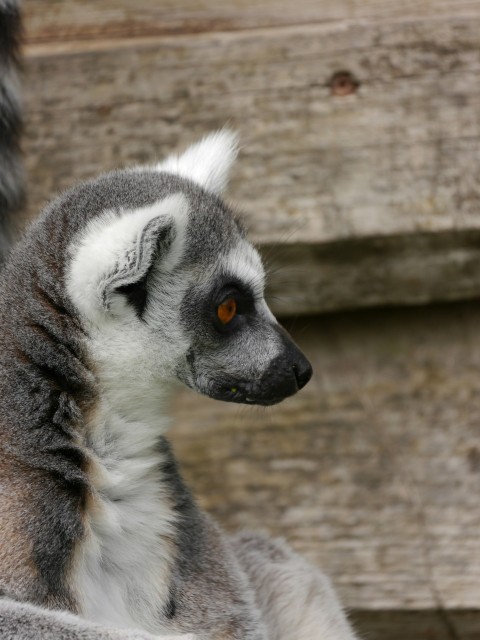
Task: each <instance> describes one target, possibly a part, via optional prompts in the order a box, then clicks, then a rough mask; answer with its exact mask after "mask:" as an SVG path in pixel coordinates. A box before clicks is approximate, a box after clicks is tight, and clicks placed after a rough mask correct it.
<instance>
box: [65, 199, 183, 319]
mask: <svg viewBox="0 0 480 640" xmlns="http://www.w3.org/2000/svg"><path fill="white" fill-rule="evenodd" d="M187 213H188V202H187V200H186V198H185V196H183V195H182V194H175V195H173V196H169V197H167V198H165V199H163V200H161V201H159V202H156V203H155V204H153V205H151V206H148V207H143V208H140V209H136V210H134V211H124V212H121V213H120V215H119V214H118V212H117V213H116V212H107V213H105V214H104V215H103V216H101V217H100V218H98V219H97V220H94V221H93V222H92V223H91V224H90V225H89V226H88V227H87V229H86V231H85V232H84V233H83V234H82V237H81V238H80V240H79V242H77V243H75V245H74V246H73V247H72V250H71V252H72V261H71V266H70V272H69V276H68V283H67V285H68V291H69V293H70V296H71V298H72V300H73V302H74V303H75V304H76V306H77V307H78V308H79V309H80V311H82V312H83V313H84V314H85V315H86V316H87V317H88V318H90V319H91V320H95V319H96V318H97V319H98V318H100V317H102V316H104V315H105V313H107V314H108V312H111V313H114V314H115V313H116V311H118V309H119V308H122V307H124V304H123V305H122V300H123V301H124V300H125V296H126V297H127V298H128V297H129V295H130V294H133V295H134V297H133V300H132V302H133V304H134V305H135V306H137V303H138V302H140V301H139V300H138V295H137V294H138V292H133V289H132V288H133V287H134V286H135V285H136V284H138V283H142V282H144V281H145V279H146V277H147V275H148V272H149V270H150V269H151V267H152V266H153V264H154V262H156V261H157V260H161V261H162V263H163V262H165V267H166V268H169V267H171V266H173V263H174V262H175V261H176V260H177V259H178V255H179V251H180V246H179V247H176V249H174V247H173V246H172V245H173V244H175V245H177V244H181V243H177V242H175V243H174V241H175V239H176V238H178V236H179V235H180V236H181V235H183V230H184V228H185V220H186V215H187ZM118 294H122V296H120V295H118ZM137 310H138V309H137Z"/></svg>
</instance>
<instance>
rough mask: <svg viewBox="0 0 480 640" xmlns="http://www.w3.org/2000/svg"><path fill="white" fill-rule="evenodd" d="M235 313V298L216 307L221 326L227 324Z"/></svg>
mask: <svg viewBox="0 0 480 640" xmlns="http://www.w3.org/2000/svg"><path fill="white" fill-rule="evenodd" d="M236 313H237V303H236V301H235V298H227V299H226V300H225V302H222V304H219V305H218V307H217V316H218V319H219V320H220V322H221V323H222V324H228V323H229V322H231V321H232V320H233V318H234V317H235V315H236Z"/></svg>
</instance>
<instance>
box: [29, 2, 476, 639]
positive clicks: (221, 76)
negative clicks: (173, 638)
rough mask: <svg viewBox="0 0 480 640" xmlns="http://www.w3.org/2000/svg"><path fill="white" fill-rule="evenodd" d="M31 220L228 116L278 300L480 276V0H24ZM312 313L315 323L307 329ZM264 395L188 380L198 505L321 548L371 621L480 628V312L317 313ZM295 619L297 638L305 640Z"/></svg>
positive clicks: (391, 634) (439, 634)
mask: <svg viewBox="0 0 480 640" xmlns="http://www.w3.org/2000/svg"><path fill="white" fill-rule="evenodd" d="M24 8H25V18H26V46H25V54H26V61H25V78H24V85H25V102H26V111H27V131H26V138H25V145H24V147H25V156H26V162H27V168H28V171H29V192H30V203H29V208H28V212H27V215H28V216H32V215H34V214H35V212H36V211H37V210H38V209H39V207H40V206H41V205H42V204H43V203H44V202H45V201H46V200H48V199H49V198H50V197H51V196H52V194H53V193H54V192H55V191H57V190H58V189H63V188H65V187H67V186H69V185H70V184H72V183H73V182H74V181H75V180H78V179H82V178H85V177H88V176H93V175H96V174H97V173H99V172H101V171H104V170H108V169H111V168H114V167H118V166H123V165H129V164H132V163H137V162H152V161H154V160H156V159H157V158H159V157H162V156H163V155H164V154H165V153H167V152H169V151H171V150H174V149H178V148H180V147H182V146H185V145H186V144H187V143H189V142H191V141H193V140H195V139H196V138H198V137H199V136H201V135H203V134H204V133H205V132H206V131H208V130H211V129H214V128H217V127H221V126H223V125H224V124H225V123H226V122H228V123H229V124H230V125H231V126H233V127H235V128H237V129H239V130H240V133H241V136H242V139H243V141H244V144H245V146H244V149H243V150H242V153H241V157H240V159H239V163H238V165H237V167H236V169H235V172H234V175H233V181H232V186H231V189H230V195H231V196H232V199H234V200H235V201H236V202H238V203H240V205H241V207H242V208H243V210H244V211H245V216H246V218H247V221H248V224H249V225H250V227H251V230H252V236H253V237H254V238H255V239H256V240H257V241H258V242H259V243H260V245H261V246H262V248H263V249H264V251H265V254H266V255H267V256H268V262H269V264H270V265H271V266H272V277H271V282H272V284H271V291H270V293H271V301H272V305H273V306H274V308H275V310H276V311H277V312H280V313H283V314H287V315H301V314H303V313H312V312H319V311H326V310H338V309H348V308H354V307H359V306H372V305H376V304H396V303H409V302H414V303H421V302H428V301H432V300H455V299H464V298H473V297H476V296H478V295H479V294H480V214H479V193H480V182H479V175H480V172H479V165H480V152H479V137H480V115H479V114H480V93H479V91H478V86H479V72H480V35H479V34H480V2H477V1H468V0H417V1H416V2H412V1H411V0H399V1H398V2H386V1H382V0H363V1H360V0H322V1H318V0H298V1H297V2H295V3H292V2H291V1H290V0H288V1H287V0H259V1H255V0H233V1H231V2H225V1H224V0H205V1H204V2H201V3H200V2H197V1H194V0H190V1H187V0H182V1H181V2H178V1H177V0H162V2H159V1H158V0H135V2H133V1H129V0H105V1H102V2H97V1H94V0H91V1H87V2H86V1H84V0H63V1H61V2H53V1H51V0H24ZM302 327H303V328H302ZM295 331H296V333H297V338H298V339H299V341H300V342H301V343H302V344H303V345H304V347H305V349H306V351H307V353H308V354H309V355H310V357H311V358H312V360H313V362H314V366H315V369H316V374H315V377H314V379H313V380H312V382H311V384H310V385H309V386H308V387H307V388H306V389H305V390H304V391H303V392H302V393H301V394H299V395H298V397H296V398H294V399H292V400H290V401H288V402H287V403H285V404H282V405H280V406H279V407H276V408H272V409H271V410H268V411H259V410H250V409H248V408H238V407H233V406H229V405H225V404H219V403H214V402H211V401H208V400H206V399H202V398H198V397H197V396H195V395H193V394H190V393H187V392H184V393H181V394H180V395H179V396H178V398H177V399H176V404H175V411H174V414H175V423H176V426H175V429H173V432H172V437H173V439H174V443H175V446H176V449H177V452H178V454H179V457H180V459H181V460H182V461H183V465H184V470H185V475H186V476H187V478H188V479H189V481H190V482H191V484H192V486H193V487H195V490H196V493H197V494H198V495H199V497H200V499H201V501H202V503H203V504H204V505H205V506H206V507H207V508H208V509H209V510H210V511H211V512H212V513H213V514H214V515H215V516H216V517H217V518H218V519H219V520H220V521H221V522H222V523H223V524H224V525H225V526H226V527H228V528H232V529H233V528H237V527H254V528H257V527H264V528H267V529H269V530H270V531H272V532H273V533H279V534H282V535H286V536H287V537H288V538H289V539H290V541H291V542H292V544H293V545H294V546H295V547H296V548H298V549H299V550H301V551H302V552H303V553H305V554H306V555H308V556H309V557H310V558H311V559H312V560H313V561H315V562H318V563H320V564H321V565H323V566H324V567H325V568H326V569H327V570H328V571H329V573H330V574H331V575H332V577H333V578H334V580H335V583H336V585H337V586H338V588H339V590H340V592H341V595H342V597H343V599H344V601H345V603H346V604H347V605H348V606H349V607H351V608H352V609H353V611H354V617H355V619H356V621H357V622H358V624H359V627H360V629H361V630H363V631H365V633H366V636H365V637H368V638H370V639H371V640H376V639H377V638H378V640H380V639H382V640H405V639H406V638H408V640H458V639H459V638H462V639H467V638H468V639H472V640H473V639H475V640H477V639H478V638H479V637H480V605H479V602H480V580H479V575H480V536H479V535H478V528H479V520H480V512H479V507H478V496H479V490H480V475H479V469H480V444H479V441H478V414H479V409H480V406H479V400H478V399H479V398H480V393H479V392H480V388H479V387H480V381H479V375H478V374H479V371H480V347H478V346H477V345H478V344H480V307H478V305H468V304H457V305H454V306H445V307H434V308H431V309H421V310H412V309H409V308H407V309H405V310H401V311H400V310H397V311H386V310H383V311H379V310H377V311H369V312H365V311H364V312H356V313H353V314H344V315H331V316H328V315H327V316H324V317H314V316H311V317H309V318H305V319H302V320H298V321H297V324H296V329H295ZM292 640H293V639H292Z"/></svg>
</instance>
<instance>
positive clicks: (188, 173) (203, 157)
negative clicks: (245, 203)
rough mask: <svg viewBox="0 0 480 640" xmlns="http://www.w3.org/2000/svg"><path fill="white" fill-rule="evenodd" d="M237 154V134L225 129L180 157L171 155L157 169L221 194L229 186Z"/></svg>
mask: <svg viewBox="0 0 480 640" xmlns="http://www.w3.org/2000/svg"><path fill="white" fill-rule="evenodd" d="M237 153H238V138H237V134H236V133H234V132H233V131H230V130H228V129H222V130H221V131H217V132H215V133H211V134H210V135H208V136H206V137H205V138H203V140H201V141H200V142H198V143H197V144H194V145H192V146H191V147H189V148H188V149H187V150H186V151H185V152H184V153H182V154H181V155H172V156H170V157H169V158H167V159H166V160H165V161H164V162H161V163H160V164H158V165H157V166H156V169H157V170H158V171H166V172H168V173H173V174H175V175H179V176H182V177H183V178H188V179H189V180H192V181H193V182H196V183H198V184H199V185H201V186H202V187H204V188H205V189H206V190H207V191H213V193H218V194H220V193H222V191H223V190H224V189H225V187H226V186H227V182H228V176H229V173H230V169H231V167H232V165H233V163H234V161H235V159H236V157H237Z"/></svg>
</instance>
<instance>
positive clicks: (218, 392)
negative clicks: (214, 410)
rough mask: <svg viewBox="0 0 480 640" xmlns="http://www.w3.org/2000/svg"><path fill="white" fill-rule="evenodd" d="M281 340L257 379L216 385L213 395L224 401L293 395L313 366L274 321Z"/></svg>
mask: <svg viewBox="0 0 480 640" xmlns="http://www.w3.org/2000/svg"><path fill="white" fill-rule="evenodd" d="M272 329H273V330H274V331H275V332H276V333H278V337H279V340H280V343H281V348H280V353H279V354H278V355H277V356H276V357H275V358H273V359H272V360H271V361H270V362H269V364H268V366H267V368H266V369H265V370H264V371H263V372H262V374H261V375H259V377H258V378H257V379H254V380H248V381H238V380H237V381H233V380H232V381H231V382H227V384H226V385H222V386H221V387H220V388H217V389H215V391H214V395H213V394H212V396H213V397H216V398H217V399H221V400H226V401H227V402H240V403H244V404H260V405H264V406H268V405H272V404H276V403H277V402H281V401H282V400H285V398H288V397H289V396H293V395H294V394H295V393H297V391H298V390H299V389H302V388H303V387H304V386H305V385H306V384H307V382H308V381H309V380H310V378H311V377H312V366H311V364H310V362H309V361H308V360H307V358H306V357H305V356H304V355H303V353H302V352H301V351H300V349H299V348H298V347H297V345H296V344H295V343H294V342H293V340H292V338H291V337H290V336H289V335H288V333H287V332H286V331H285V329H283V328H282V327H280V325H275V326H274V327H272Z"/></svg>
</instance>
